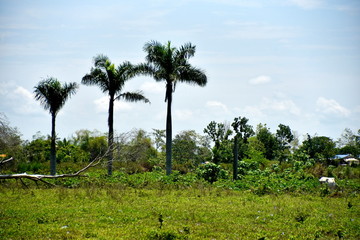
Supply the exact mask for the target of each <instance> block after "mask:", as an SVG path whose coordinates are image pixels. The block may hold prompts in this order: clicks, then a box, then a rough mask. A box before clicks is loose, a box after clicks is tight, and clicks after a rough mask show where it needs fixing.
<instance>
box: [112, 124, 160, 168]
mask: <svg viewBox="0 0 360 240" xmlns="http://www.w3.org/2000/svg"><path fill="white" fill-rule="evenodd" d="M117 139H118V140H119V141H118V142H117V146H118V148H117V150H118V151H117V154H119V155H120V156H121V159H122V161H121V162H120V165H122V166H124V167H125V168H126V169H127V171H128V172H131V173H133V172H137V171H147V170H151V168H152V167H153V166H154V165H156V163H155V162H156V161H155V159H156V157H157V151H156V149H155V148H154V147H153V143H152V141H151V138H150V137H149V135H148V134H147V133H146V132H145V131H144V130H142V129H134V130H132V131H131V132H129V133H125V134H121V136H119V137H118V138H117Z"/></svg>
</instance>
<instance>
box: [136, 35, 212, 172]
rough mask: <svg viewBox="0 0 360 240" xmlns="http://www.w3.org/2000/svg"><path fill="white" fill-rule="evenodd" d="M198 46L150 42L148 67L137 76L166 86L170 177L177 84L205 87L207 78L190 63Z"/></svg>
mask: <svg viewBox="0 0 360 240" xmlns="http://www.w3.org/2000/svg"><path fill="white" fill-rule="evenodd" d="M195 50H196V48H195V46H194V45H192V44H191V43H186V44H184V45H183V46H181V47H180V48H178V49H177V48H175V47H172V46H171V42H170V41H169V42H167V44H164V45H163V44H161V43H159V42H157V41H150V42H148V43H146V44H145V46H144V51H145V52H146V53H147V56H146V61H147V62H146V63H145V64H140V65H139V66H138V73H142V74H147V75H150V76H152V77H153V78H154V79H155V80H156V81H164V82H165V84H166V93H165V102H167V117H166V174H167V175H169V174H171V169H172V117H171V103H172V97H173V92H174V91H175V87H176V84H177V83H178V82H185V83H189V84H193V85H199V86H205V85H206V83H207V77H206V75H205V73H204V72H203V71H202V70H200V69H198V68H196V67H193V66H192V65H191V64H190V63H189V59H190V58H191V57H193V56H194V54H195Z"/></svg>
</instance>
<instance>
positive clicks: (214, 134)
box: [204, 121, 232, 164]
mask: <svg viewBox="0 0 360 240" xmlns="http://www.w3.org/2000/svg"><path fill="white" fill-rule="evenodd" d="M204 133H206V134H207V135H208V136H209V137H210V139H211V140H212V141H213V142H214V143H215V145H214V147H213V149H212V150H213V162H214V163H215V164H219V163H220V162H231V158H232V150H231V149H232V143H231V141H230V139H229V136H230V135H231V134H232V131H231V130H230V127H229V126H228V125H226V124H224V123H216V122H215V121H211V122H210V123H209V125H207V126H206V128H205V129H204Z"/></svg>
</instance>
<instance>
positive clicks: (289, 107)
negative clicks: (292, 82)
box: [262, 98, 301, 115]
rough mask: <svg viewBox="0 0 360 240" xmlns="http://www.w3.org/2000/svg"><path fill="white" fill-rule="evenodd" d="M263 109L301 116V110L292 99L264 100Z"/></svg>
mask: <svg viewBox="0 0 360 240" xmlns="http://www.w3.org/2000/svg"><path fill="white" fill-rule="evenodd" d="M262 108H263V109H272V110H276V111H287V112H290V113H291V114H293V115H300V112H301V111H300V109H299V108H298V107H297V106H296V104H295V103H294V102H293V101H292V100H290V99H281V100H278V99H270V98H263V102H262Z"/></svg>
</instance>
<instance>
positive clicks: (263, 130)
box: [256, 123, 278, 160]
mask: <svg viewBox="0 0 360 240" xmlns="http://www.w3.org/2000/svg"><path fill="white" fill-rule="evenodd" d="M256 138H257V139H258V140H259V141H260V142H261V143H262V144H263V145H264V147H265V152H264V156H265V157H266V158H267V159H268V160H273V159H275V156H276V151H277V149H278V148H277V147H278V145H277V139H276V137H275V136H274V135H273V134H272V133H271V132H270V129H269V128H268V127H266V124H265V125H263V124H261V123H260V124H259V125H258V126H257V129H256Z"/></svg>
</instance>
